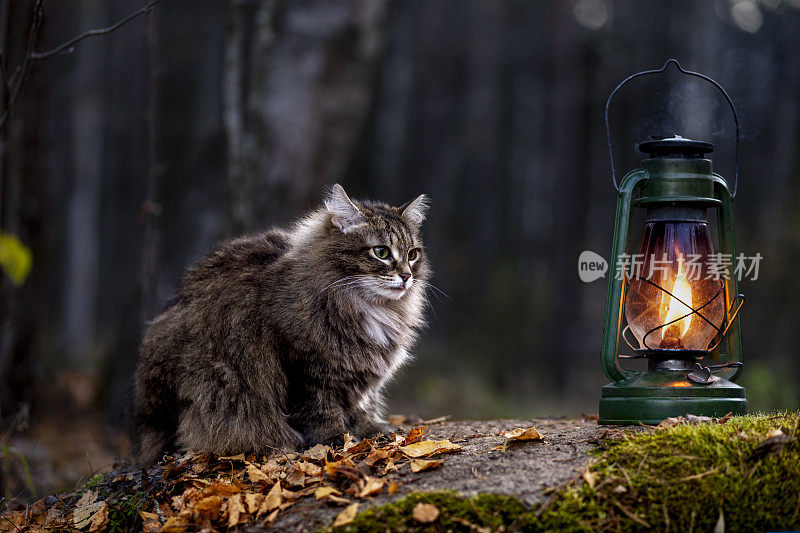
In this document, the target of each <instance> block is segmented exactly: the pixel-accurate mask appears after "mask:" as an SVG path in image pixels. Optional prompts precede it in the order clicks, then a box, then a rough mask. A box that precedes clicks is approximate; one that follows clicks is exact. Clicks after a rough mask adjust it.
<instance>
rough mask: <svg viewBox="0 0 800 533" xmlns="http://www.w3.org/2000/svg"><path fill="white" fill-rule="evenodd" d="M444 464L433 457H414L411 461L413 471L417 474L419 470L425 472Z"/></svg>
mask: <svg viewBox="0 0 800 533" xmlns="http://www.w3.org/2000/svg"><path fill="white" fill-rule="evenodd" d="M442 464H444V463H443V462H442V461H439V460H436V459H432V460H428V459H414V460H413V461H411V471H412V472H414V473H415V474H416V473H417V472H424V471H426V470H432V469H434V468H439V467H440V466H442Z"/></svg>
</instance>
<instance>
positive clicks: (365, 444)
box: [347, 439, 372, 455]
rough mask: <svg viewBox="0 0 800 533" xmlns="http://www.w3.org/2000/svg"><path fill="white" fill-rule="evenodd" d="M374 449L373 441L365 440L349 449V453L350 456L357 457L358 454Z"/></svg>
mask: <svg viewBox="0 0 800 533" xmlns="http://www.w3.org/2000/svg"><path fill="white" fill-rule="evenodd" d="M371 448H372V440H371V439H364V440H362V441H361V442H359V443H357V444H353V445H352V446H350V447H349V448H348V449H347V453H348V454H349V455H355V454H357V453H361V452H365V451H367V450H369V449H371Z"/></svg>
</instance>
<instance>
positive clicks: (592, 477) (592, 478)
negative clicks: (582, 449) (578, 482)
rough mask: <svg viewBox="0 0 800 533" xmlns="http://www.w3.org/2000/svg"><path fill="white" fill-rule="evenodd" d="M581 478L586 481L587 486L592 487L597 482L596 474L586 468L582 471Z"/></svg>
mask: <svg viewBox="0 0 800 533" xmlns="http://www.w3.org/2000/svg"><path fill="white" fill-rule="evenodd" d="M583 480H584V481H585V482H586V484H587V485H589V487H591V488H594V484H595V483H597V474H596V473H595V472H590V471H589V470H586V471H585V472H584V473H583Z"/></svg>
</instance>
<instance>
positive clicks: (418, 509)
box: [411, 502, 439, 524]
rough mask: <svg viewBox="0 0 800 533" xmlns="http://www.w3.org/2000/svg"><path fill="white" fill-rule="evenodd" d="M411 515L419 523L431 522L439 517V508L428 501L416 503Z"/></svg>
mask: <svg viewBox="0 0 800 533" xmlns="http://www.w3.org/2000/svg"><path fill="white" fill-rule="evenodd" d="M411 516H413V517H414V520H416V521H417V522H419V523H421V524H431V523H433V522H435V521H436V519H437V518H439V508H438V507H436V506H435V505H433V504H430V503H422V502H420V503H418V504H417V505H416V506H415V507H414V511H413V512H412V514H411Z"/></svg>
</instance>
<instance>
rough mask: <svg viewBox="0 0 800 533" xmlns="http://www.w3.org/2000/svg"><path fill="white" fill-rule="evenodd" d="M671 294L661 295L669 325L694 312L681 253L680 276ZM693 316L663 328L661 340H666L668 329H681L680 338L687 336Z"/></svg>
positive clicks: (678, 275)
mask: <svg viewBox="0 0 800 533" xmlns="http://www.w3.org/2000/svg"><path fill="white" fill-rule="evenodd" d="M670 292H671V293H672V296H670V295H669V294H667V293H666V292H665V293H662V295H661V307H662V310H663V312H664V314H666V317H665V318H664V323H665V324H668V323H670V322H672V321H673V320H676V319H678V318H679V317H682V316H683V315H687V314H689V313H691V312H692V309H691V306H692V305H693V304H692V286H691V285H690V284H689V281H688V280H687V279H686V264H685V263H684V260H683V254H681V253H678V274H677V275H676V276H675V283H674V285H673V286H672V290H671V291H670ZM679 300H683V301H684V302H686V304H688V306H689V307H687V305H684V304H683V303H681V301H679ZM692 316H693V315H689V316H686V317H684V318H682V319H680V320H678V321H677V322H675V323H674V324H670V325H669V326H667V327H665V328H661V338H662V339H663V338H664V333H665V331H666V330H667V329H670V330H672V328H675V327H677V328H678V329H679V331H680V337H683V336H684V335H686V332H687V331H689V325H690V324H691V323H692ZM673 331H674V330H673Z"/></svg>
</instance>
